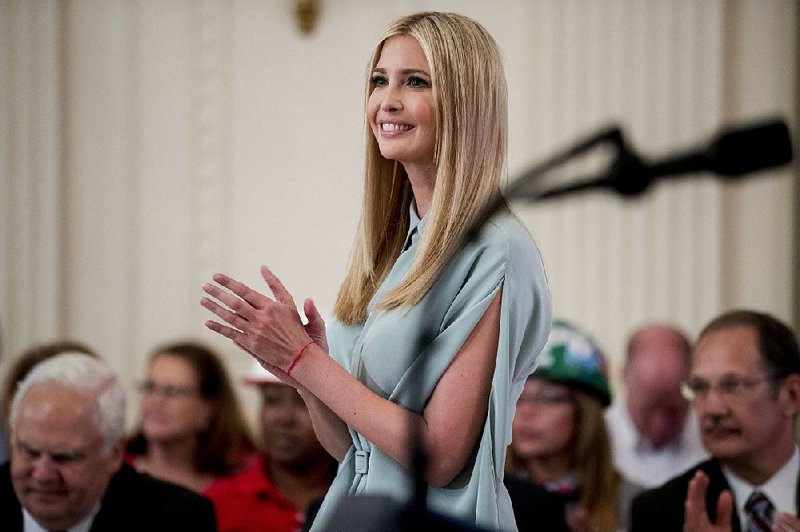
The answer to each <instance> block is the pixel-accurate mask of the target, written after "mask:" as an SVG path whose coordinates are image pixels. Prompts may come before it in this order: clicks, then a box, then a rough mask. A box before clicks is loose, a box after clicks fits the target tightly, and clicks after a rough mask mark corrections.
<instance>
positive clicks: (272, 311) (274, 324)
mask: <svg viewBox="0 0 800 532" xmlns="http://www.w3.org/2000/svg"><path fill="white" fill-rule="evenodd" d="M261 275H262V277H263V278H264V280H265V281H266V283H267V285H268V286H269V288H270V290H271V291H272V294H273V296H274V297H275V300H272V299H270V298H269V297H267V296H265V295H264V294H261V293H259V292H257V291H255V290H253V289H252V288H250V287H249V286H247V285H245V284H244V283H241V282H239V281H237V280H235V279H232V278H231V277H228V276H227V275H224V274H221V273H217V274H214V276H213V277H212V279H213V280H214V282H215V283H216V284H213V283H206V284H204V285H203V291H204V292H205V293H206V294H208V296H210V297H204V298H202V299H201V300H200V303H201V304H202V305H203V306H204V307H205V308H207V309H208V310H210V311H211V312H213V313H214V314H215V315H216V316H217V317H219V318H220V319H221V320H222V321H223V322H224V323H220V322H217V321H213V320H209V321H207V322H206V327H208V328H209V329H211V330H212V331H214V332H216V333H219V334H221V335H222V336H225V337H226V338H230V339H231V340H233V342H234V343H236V345H238V346H239V347H241V348H242V349H244V350H245V351H247V352H248V353H251V354H252V355H253V356H255V357H257V358H258V359H259V360H261V361H262V362H264V363H265V364H268V365H271V366H275V367H277V368H279V369H281V370H284V371H285V370H286V369H287V368H288V367H289V365H290V364H291V363H292V360H293V359H294V357H295V356H296V355H297V353H299V352H300V350H301V349H302V348H303V346H305V345H307V344H308V343H309V342H311V341H312V340H311V338H310V337H309V335H308V333H307V332H306V330H305V328H304V327H303V323H302V321H301V320H300V315H299V314H298V312H297V307H296V306H295V304H294V299H293V298H292V295H291V294H290V293H289V292H288V291H287V290H286V288H285V287H284V286H283V284H282V283H281V282H280V280H279V279H278V278H277V277H276V276H275V275H274V274H273V273H272V272H271V271H270V270H269V269H268V268H267V267H266V266H262V267H261ZM223 288H224V289H227V290H224V289H223ZM226 324H227V325H226Z"/></svg>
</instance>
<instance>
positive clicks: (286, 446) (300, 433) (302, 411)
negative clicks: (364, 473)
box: [259, 383, 326, 466]
mask: <svg viewBox="0 0 800 532" xmlns="http://www.w3.org/2000/svg"><path fill="white" fill-rule="evenodd" d="M259 388H260V391H261V399H262V402H261V441H262V448H263V450H264V452H265V453H266V454H267V456H269V457H270V460H272V461H273V462H277V463H280V464H282V465H283V466H302V465H303V464H308V463H309V460H312V461H314V463H316V462H317V461H318V460H319V457H324V456H325V455H326V451H325V449H324V448H323V447H322V445H321V444H320V443H319V440H318V439H317V434H316V433H315V432H314V426H313V425H312V424H311V415H310V414H309V413H308V407H307V406H306V403H305V401H304V400H303V398H302V397H300V394H298V393H297V390H295V389H294V388H292V387H291V386H286V385H285V384H272V383H270V384H262V385H260V386H259Z"/></svg>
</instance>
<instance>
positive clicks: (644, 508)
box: [630, 458, 800, 532]
mask: <svg viewBox="0 0 800 532" xmlns="http://www.w3.org/2000/svg"><path fill="white" fill-rule="evenodd" d="M698 469H699V470H702V471H703V472H704V473H705V474H706V475H708V479H709V483H708V491H707V492H706V511H707V512H708V516H709V518H710V519H711V520H712V521H715V520H716V518H717V500H718V499H719V494H720V493H722V491H723V490H726V489H730V486H729V485H728V481H727V480H726V479H725V475H724V474H723V472H722V467H721V465H720V463H719V462H718V461H717V460H715V459H713V458H712V459H711V460H706V461H705V462H701V463H699V464H697V465H695V466H694V467H692V468H690V469H689V470H687V471H686V472H685V473H683V474H681V475H679V476H677V477H674V478H672V479H670V480H668V481H667V482H666V483H664V484H663V485H661V486H659V487H658V488H653V489H650V490H647V491H644V492H642V493H641V494H639V495H638V496H637V497H636V498H635V499H634V500H633V506H632V508H631V528H630V532H661V531H663V532H675V531H681V530H683V514H684V502H685V501H686V492H687V491H688V489H689V481H690V480H691V479H692V477H694V474H695V472H696V471H697V470H698ZM798 508H800V477H799V478H798V486H797V490H796V491H795V512H797V511H798ZM731 521H732V522H731V524H732V527H731V528H732V530H733V532H741V524H740V523H739V512H737V511H736V507H735V506H734V511H733V519H732V520H731Z"/></svg>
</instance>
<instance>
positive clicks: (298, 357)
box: [286, 340, 314, 375]
mask: <svg viewBox="0 0 800 532" xmlns="http://www.w3.org/2000/svg"><path fill="white" fill-rule="evenodd" d="M313 343H314V340H311V341H310V342H308V343H307V344H306V345H304V346H303V348H302V349H301V350H300V352H299V353H297V355H296V356H295V357H294V359H292V363H291V364H289V369H287V370H286V374H287V375H291V374H292V370H293V369H294V367H295V366H296V365H297V363H298V362H299V361H300V357H301V356H303V353H304V352H305V350H306V349H307V348H308V346H310V345H311V344H313Z"/></svg>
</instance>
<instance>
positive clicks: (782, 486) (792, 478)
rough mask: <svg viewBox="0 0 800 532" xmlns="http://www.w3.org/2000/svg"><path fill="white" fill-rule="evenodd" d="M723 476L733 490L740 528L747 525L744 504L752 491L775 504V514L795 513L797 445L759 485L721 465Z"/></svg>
mask: <svg viewBox="0 0 800 532" xmlns="http://www.w3.org/2000/svg"><path fill="white" fill-rule="evenodd" d="M722 472H723V473H725V478H726V479H727V481H728V484H729V485H730V487H731V491H733V498H734V501H735V502H736V511H737V512H739V523H741V525H742V530H745V529H746V527H747V516H746V515H745V513H744V505H745V503H747V499H748V498H749V497H750V494H751V493H753V492H754V491H760V492H762V493H763V494H764V495H766V496H767V498H768V499H769V500H770V501H771V502H772V504H773V505H774V506H775V515H776V516H777V515H778V514H779V513H781V512H786V513H788V514H792V515H797V508H795V506H794V505H795V500H796V497H797V476H798V474H800V452H798V450H797V447H795V448H794V453H792V457H791V458H789V461H788V462H786V463H785V464H783V467H781V468H780V469H779V470H778V472H777V473H775V474H774V475H772V477H770V479H769V480H767V481H766V482H765V483H763V484H761V485H760V486H754V485H752V484H750V483H749V482H747V481H746V480H744V479H743V478H741V477H738V476H736V474H735V473H734V472H733V471H731V470H730V469H728V468H727V467H725V466H723V467H722Z"/></svg>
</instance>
